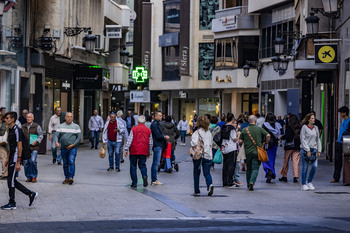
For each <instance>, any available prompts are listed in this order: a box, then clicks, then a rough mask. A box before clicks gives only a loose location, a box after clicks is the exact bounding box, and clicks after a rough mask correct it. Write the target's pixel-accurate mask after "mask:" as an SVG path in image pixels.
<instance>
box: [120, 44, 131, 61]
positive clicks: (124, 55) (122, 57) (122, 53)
mask: <svg viewBox="0 0 350 233" xmlns="http://www.w3.org/2000/svg"><path fill="white" fill-rule="evenodd" d="M119 54H120V63H122V64H124V65H126V63H127V62H128V58H129V52H128V51H127V50H126V48H125V47H124V48H123V50H122V51H120V53H119Z"/></svg>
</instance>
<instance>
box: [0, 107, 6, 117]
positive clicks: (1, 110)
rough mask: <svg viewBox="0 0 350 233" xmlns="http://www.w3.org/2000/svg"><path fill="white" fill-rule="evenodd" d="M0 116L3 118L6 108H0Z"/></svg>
mask: <svg viewBox="0 0 350 233" xmlns="http://www.w3.org/2000/svg"><path fill="white" fill-rule="evenodd" d="M0 114H1V115H2V116H4V115H5V114H6V107H1V108H0Z"/></svg>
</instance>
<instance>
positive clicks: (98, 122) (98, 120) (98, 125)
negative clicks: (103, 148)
mask: <svg viewBox="0 0 350 233" xmlns="http://www.w3.org/2000/svg"><path fill="white" fill-rule="evenodd" d="M102 130H103V120H102V117H100V116H99V115H98V112H97V110H96V109H95V110H94V115H93V116H91V117H90V120H89V132H91V148H90V149H93V148H94V146H95V149H97V148H98V142H99V141H100V132H102ZM119 149H120V148H119Z"/></svg>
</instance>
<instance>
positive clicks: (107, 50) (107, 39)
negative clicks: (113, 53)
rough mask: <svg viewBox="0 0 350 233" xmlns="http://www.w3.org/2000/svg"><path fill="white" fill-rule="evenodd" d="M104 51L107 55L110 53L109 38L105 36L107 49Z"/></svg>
mask: <svg viewBox="0 0 350 233" xmlns="http://www.w3.org/2000/svg"><path fill="white" fill-rule="evenodd" d="M104 51H105V52H106V53H108V52H109V38H108V37H106V36H105V49H104Z"/></svg>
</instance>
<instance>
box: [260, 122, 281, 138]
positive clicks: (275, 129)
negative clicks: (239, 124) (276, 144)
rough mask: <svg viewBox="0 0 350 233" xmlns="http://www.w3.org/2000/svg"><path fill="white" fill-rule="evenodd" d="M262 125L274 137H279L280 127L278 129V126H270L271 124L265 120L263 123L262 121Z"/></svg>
mask: <svg viewBox="0 0 350 233" xmlns="http://www.w3.org/2000/svg"><path fill="white" fill-rule="evenodd" d="M264 126H265V127H266V128H267V129H268V130H269V131H270V132H271V133H272V134H273V135H274V136H275V137H276V138H280V135H281V131H280V129H278V127H276V128H272V126H271V125H270V123H269V122H265V123H264Z"/></svg>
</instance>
